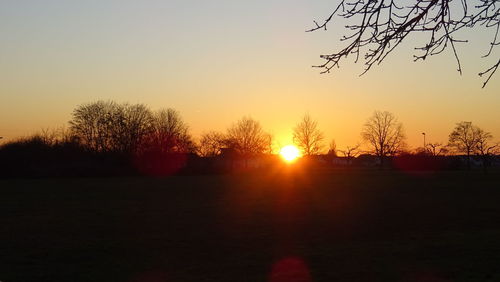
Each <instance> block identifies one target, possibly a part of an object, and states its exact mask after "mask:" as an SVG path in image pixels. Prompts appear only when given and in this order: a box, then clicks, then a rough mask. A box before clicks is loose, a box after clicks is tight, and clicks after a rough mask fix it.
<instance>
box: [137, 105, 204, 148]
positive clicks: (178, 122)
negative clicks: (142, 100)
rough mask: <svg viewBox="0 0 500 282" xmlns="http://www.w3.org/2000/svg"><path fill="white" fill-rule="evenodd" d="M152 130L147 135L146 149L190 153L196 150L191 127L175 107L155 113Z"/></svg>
mask: <svg viewBox="0 0 500 282" xmlns="http://www.w3.org/2000/svg"><path fill="white" fill-rule="evenodd" d="M151 127H152V130H151V132H150V134H148V135H147V137H146V141H145V143H144V146H145V148H144V149H146V150H149V151H155V152H157V153H159V154H171V153H190V152H193V151H194V142H193V140H192V138H191V135H190V134H189V127H188V126H187V125H186V124H185V123H184V121H183V120H182V118H181V116H180V114H179V112H177V111H176V110H174V109H166V110H165V109H162V110H159V111H157V112H155V113H154V114H153V119H152V126H151Z"/></svg>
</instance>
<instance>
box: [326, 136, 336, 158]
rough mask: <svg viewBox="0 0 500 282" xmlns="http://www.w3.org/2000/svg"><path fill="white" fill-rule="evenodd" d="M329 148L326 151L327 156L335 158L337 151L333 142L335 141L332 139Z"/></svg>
mask: <svg viewBox="0 0 500 282" xmlns="http://www.w3.org/2000/svg"><path fill="white" fill-rule="evenodd" d="M329 147H330V148H329V149H328V155H330V156H334V157H336V156H337V151H338V150H337V142H335V139H332V141H331V142H330V145H329Z"/></svg>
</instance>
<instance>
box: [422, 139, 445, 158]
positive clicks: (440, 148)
mask: <svg viewBox="0 0 500 282" xmlns="http://www.w3.org/2000/svg"><path fill="white" fill-rule="evenodd" d="M426 147H427V148H425V152H426V153H427V154H429V155H431V156H433V157H437V156H443V155H446V154H447V153H448V148H447V147H446V146H444V145H443V143H439V142H436V143H428V144H426Z"/></svg>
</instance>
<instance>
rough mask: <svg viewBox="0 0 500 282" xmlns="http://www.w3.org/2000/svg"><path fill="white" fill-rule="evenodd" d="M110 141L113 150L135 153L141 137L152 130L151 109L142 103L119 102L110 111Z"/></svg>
mask: <svg viewBox="0 0 500 282" xmlns="http://www.w3.org/2000/svg"><path fill="white" fill-rule="evenodd" d="M111 115H112V119H111V125H110V130H111V132H110V133H111V136H110V137H111V138H110V139H111V143H112V148H113V150H114V151H117V152H122V153H135V152H136V151H137V150H138V146H139V145H140V144H141V142H142V139H143V138H144V137H145V136H147V135H148V134H149V133H150V132H151V131H152V130H153V116H152V113H151V111H150V110H149V109H148V108H147V107H146V106H145V105H142V104H136V105H130V104H121V105H118V106H116V107H115V108H114V112H112V113H111Z"/></svg>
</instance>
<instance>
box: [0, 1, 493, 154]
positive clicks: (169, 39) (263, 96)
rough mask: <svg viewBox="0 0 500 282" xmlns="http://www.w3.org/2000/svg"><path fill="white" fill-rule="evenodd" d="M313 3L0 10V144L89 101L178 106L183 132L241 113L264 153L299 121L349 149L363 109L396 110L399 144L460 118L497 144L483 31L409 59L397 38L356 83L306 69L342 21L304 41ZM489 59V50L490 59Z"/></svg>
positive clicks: (443, 130) (334, 44)
mask: <svg viewBox="0 0 500 282" xmlns="http://www.w3.org/2000/svg"><path fill="white" fill-rule="evenodd" d="M334 5H335V2H332V1H326V0H316V1H306V0H254V1H234V0H213V1H204V0H163V1H153V0H144V1H131V0H116V1H111V0H87V1H72V0H45V1H38V0H36V1H35V0H33V1H28V0H18V1H7V0H5V1H0V40H1V44H0V136H3V137H4V139H3V141H4V142H5V141H8V140H12V139H14V138H17V137H20V136H26V135H29V134H32V133H35V132H37V131H40V130H41V129H44V128H56V127H61V126H66V127H67V123H68V121H69V120H70V119H71V112H72V111H73V109H74V108H75V107H77V106H78V105H81V104H84V103H88V102H93V101H97V100H114V101H116V102H129V103H143V104H146V105H148V106H149V107H151V108H152V109H160V108H174V109H176V110H178V111H179V112H180V113H181V115H182V117H183V118H184V120H185V121H186V123H187V124H189V126H190V130H191V133H192V134H193V135H194V136H195V137H196V136H199V135H200V134H201V133H203V132H206V131H208V130H218V131H225V130H226V128H228V127H229V126H230V125H231V124H232V123H234V122H235V121H237V120H238V119H240V118H241V117H243V116H251V117H252V118H254V119H256V120H258V121H260V122H261V124H262V126H263V128H264V129H265V130H266V131H268V132H270V133H272V134H273V135H274V136H275V139H276V141H277V144H279V145H283V146H284V145H287V144H289V143H291V142H292V129H293V127H294V126H295V124H297V123H298V122H299V121H300V119H301V117H302V116H303V115H304V114H306V113H309V114H310V115H311V117H312V118H313V119H315V120H317V121H318V124H319V127H320V129H321V130H322V131H323V132H324V135H325V141H326V142H325V143H329V142H330V140H332V139H335V141H336V143H337V146H338V147H339V148H340V149H342V148H343V147H345V146H347V145H353V144H355V143H357V142H360V141H361V137H360V132H361V129H362V126H363V124H364V122H365V121H366V119H367V118H368V117H369V116H370V115H372V113H373V112H374V111H375V110H382V111H384V110H387V111H390V112H392V113H393V114H394V115H396V116H397V117H398V119H399V121H401V122H402V123H403V125H404V127H405V130H406V134H407V136H408V143H409V145H410V146H413V147H416V146H421V145H422V143H423V140H422V132H425V133H426V136H427V142H442V143H446V142H447V139H448V134H449V133H450V132H451V130H452V129H453V127H454V125H455V124H456V123H457V122H460V121H472V122H473V123H474V124H476V125H479V126H480V127H482V128H483V129H485V130H487V131H489V132H491V133H492V134H493V135H494V137H495V140H497V141H498V140H500V122H499V120H500V119H499V118H500V111H499V106H500V74H496V76H494V77H493V78H492V80H491V81H490V83H489V84H488V85H487V86H486V88H485V89H481V86H482V82H483V80H484V78H479V77H478V76H477V73H479V72H480V71H483V70H485V69H487V68H488V67H489V66H490V65H491V64H492V59H489V60H488V59H482V58H481V56H482V55H484V54H485V53H486V52H487V49H488V42H489V41H491V34H489V33H486V32H485V31H484V30H482V29H474V30H471V31H468V32H465V33H463V34H461V35H462V36H464V37H466V38H467V39H469V41H470V42H469V43H467V44H460V45H459V46H458V52H459V55H460V57H461V60H462V66H463V69H464V72H463V75H462V76H460V75H459V73H458V72H457V71H456V69H457V66H456V63H455V61H454V57H453V54H452V53H451V50H447V51H446V52H445V53H443V54H441V55H439V56H434V57H431V58H428V59H427V60H426V61H425V62H413V60H412V56H413V54H414V49H413V48H414V47H417V46H416V43H418V39H414V40H411V39H410V40H408V41H407V42H405V43H404V44H403V45H402V46H401V47H400V48H399V49H397V50H396V52H394V53H393V54H392V55H391V56H389V57H388V58H387V59H386V61H385V62H384V63H382V64H381V65H379V66H375V67H373V68H372V70H370V71H369V72H368V73H367V74H365V75H363V76H359V74H360V73H361V72H362V71H363V65H362V64H361V63H357V64H355V63H354V62H353V61H352V60H350V59H348V60H346V61H344V63H343V64H342V65H341V68H340V69H336V70H334V71H333V72H332V73H330V74H320V70H319V69H317V68H312V67H311V66H312V65H316V64H320V63H321V62H322V61H321V59H320V58H319V55H320V54H328V53H331V52H333V51H336V50H339V49H340V48H341V47H342V46H343V45H342V44H343V43H342V42H340V41H339V38H341V36H342V35H345V34H347V33H346V32H347V31H346V30H344V29H343V26H340V25H339V26H331V27H330V28H329V29H328V31H316V32H313V33H306V32H305V30H307V29H308V28H311V27H312V26H313V20H317V21H321V20H322V19H324V18H325V17H327V16H328V15H329V13H330V12H331V10H332V9H333V8H334ZM498 51H499V50H496V52H494V53H493V54H492V56H491V57H492V58H493V59H497V58H498Z"/></svg>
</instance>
